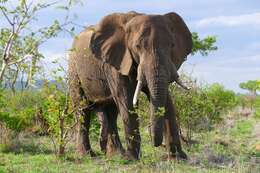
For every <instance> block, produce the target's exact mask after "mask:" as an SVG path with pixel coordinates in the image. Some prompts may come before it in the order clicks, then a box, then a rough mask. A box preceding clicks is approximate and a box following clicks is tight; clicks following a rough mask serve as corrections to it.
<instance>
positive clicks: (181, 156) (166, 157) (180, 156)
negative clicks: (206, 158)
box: [162, 151, 188, 161]
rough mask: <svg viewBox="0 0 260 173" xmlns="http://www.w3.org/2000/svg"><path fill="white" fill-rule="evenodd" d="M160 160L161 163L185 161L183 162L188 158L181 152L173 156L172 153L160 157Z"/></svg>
mask: <svg viewBox="0 0 260 173" xmlns="http://www.w3.org/2000/svg"><path fill="white" fill-rule="evenodd" d="M162 160H163V161H168V160H176V161H179V160H183V161H185V160H188V156H187V155H186V153H184V152H183V151H182V152H180V153H176V154H173V153H169V154H165V155H163V156H162Z"/></svg>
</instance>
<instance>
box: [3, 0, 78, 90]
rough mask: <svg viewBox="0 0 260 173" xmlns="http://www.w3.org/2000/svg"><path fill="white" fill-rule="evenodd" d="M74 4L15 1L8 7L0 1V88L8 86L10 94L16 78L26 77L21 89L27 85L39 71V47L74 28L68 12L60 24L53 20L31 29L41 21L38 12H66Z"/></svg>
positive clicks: (8, 1)
mask: <svg viewBox="0 0 260 173" xmlns="http://www.w3.org/2000/svg"><path fill="white" fill-rule="evenodd" d="M78 2H80V1H79V0H65V1H52V2H51V1H48V2H47V1H28V0H19V1H17V2H14V3H12V5H11V0H0V20H1V21H5V23H6V24H5V26H4V27H2V28H1V29H0V37H1V39H0V87H5V86H6V85H8V84H11V87H12V88H13V91H14V90H15V83H16V81H17V78H18V77H20V78H21V79H23V78H24V77H26V78H27V79H26V80H25V87H28V86H30V84H31V82H32V80H33V77H34V76H35V74H36V72H37V71H38V70H40V69H41V67H39V66H37V62H38V61H39V60H40V59H41V58H43V55H42V54H41V52H39V49H38V48H39V46H40V45H42V44H43V43H45V42H46V41H47V40H49V39H51V38H54V37H56V36H57V35H58V33H60V32H62V31H65V32H69V33H70V34H73V31H74V29H75V28H74V24H73V19H71V18H70V16H69V15H68V14H70V13H67V15H64V16H65V19H64V21H61V20H60V21H59V20H53V24H51V25H49V26H43V27H41V28H37V27H33V26H32V25H31V24H32V23H33V22H34V25H37V23H39V22H40V21H41V20H40V19H41V18H40V17H39V15H38V14H39V12H41V11H42V10H44V9H49V8H56V9H62V10H65V11H69V10H70V9H71V7H72V6H73V5H75V4H77V3H78ZM64 4H65V5H64ZM35 28H36V29H35ZM24 73H26V74H24Z"/></svg>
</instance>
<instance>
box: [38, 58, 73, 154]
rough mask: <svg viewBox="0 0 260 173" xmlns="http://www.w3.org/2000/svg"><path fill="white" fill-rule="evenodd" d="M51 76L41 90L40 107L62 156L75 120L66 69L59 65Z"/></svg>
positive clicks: (58, 151) (58, 152)
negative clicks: (51, 79)
mask: <svg viewBox="0 0 260 173" xmlns="http://www.w3.org/2000/svg"><path fill="white" fill-rule="evenodd" d="M55 63H56V61H55ZM64 74H65V75H64ZM52 76H53V78H54V81H52V83H49V82H46V83H45V85H44V87H43V88H42V90H41V93H42V95H43V98H45V102H44V103H43V105H42V106H43V108H42V109H43V116H44V119H45V120H46V122H47V124H48V127H49V129H48V132H49V135H50V136H51V139H52V142H53V144H54V149H55V152H56V153H57V154H58V155H59V156H63V155H64V154H65V148H66V145H67V143H68V141H69V135H70V134H72V130H73V129H74V127H75V126H76V124H77V120H76V119H75V117H74V115H73V113H74V110H71V107H70V105H71V104H70V99H69V88H68V87H69V85H68V78H67V75H66V70H65V69H64V68H63V66H61V65H59V67H57V69H56V70H53V71H52ZM57 145H58V147H57Z"/></svg>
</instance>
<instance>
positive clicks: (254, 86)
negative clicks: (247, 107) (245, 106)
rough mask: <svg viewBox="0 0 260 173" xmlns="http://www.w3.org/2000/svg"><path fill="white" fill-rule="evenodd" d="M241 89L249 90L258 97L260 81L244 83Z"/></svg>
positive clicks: (240, 85) (241, 84)
mask: <svg viewBox="0 0 260 173" xmlns="http://www.w3.org/2000/svg"><path fill="white" fill-rule="evenodd" d="M239 87H240V88H242V89H245V90H248V91H249V92H251V93H252V95H253V96H256V95H257V91H260V80H249V81H247V82H242V83H240V84H239Z"/></svg>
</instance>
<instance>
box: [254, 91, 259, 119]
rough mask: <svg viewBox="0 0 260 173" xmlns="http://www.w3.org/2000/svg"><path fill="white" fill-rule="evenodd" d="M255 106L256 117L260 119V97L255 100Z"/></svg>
mask: <svg viewBox="0 0 260 173" xmlns="http://www.w3.org/2000/svg"><path fill="white" fill-rule="evenodd" d="M253 106H254V109H255V116H256V117H257V118H260V96H258V97H257V98H256V99H255V102H254V104H253Z"/></svg>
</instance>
